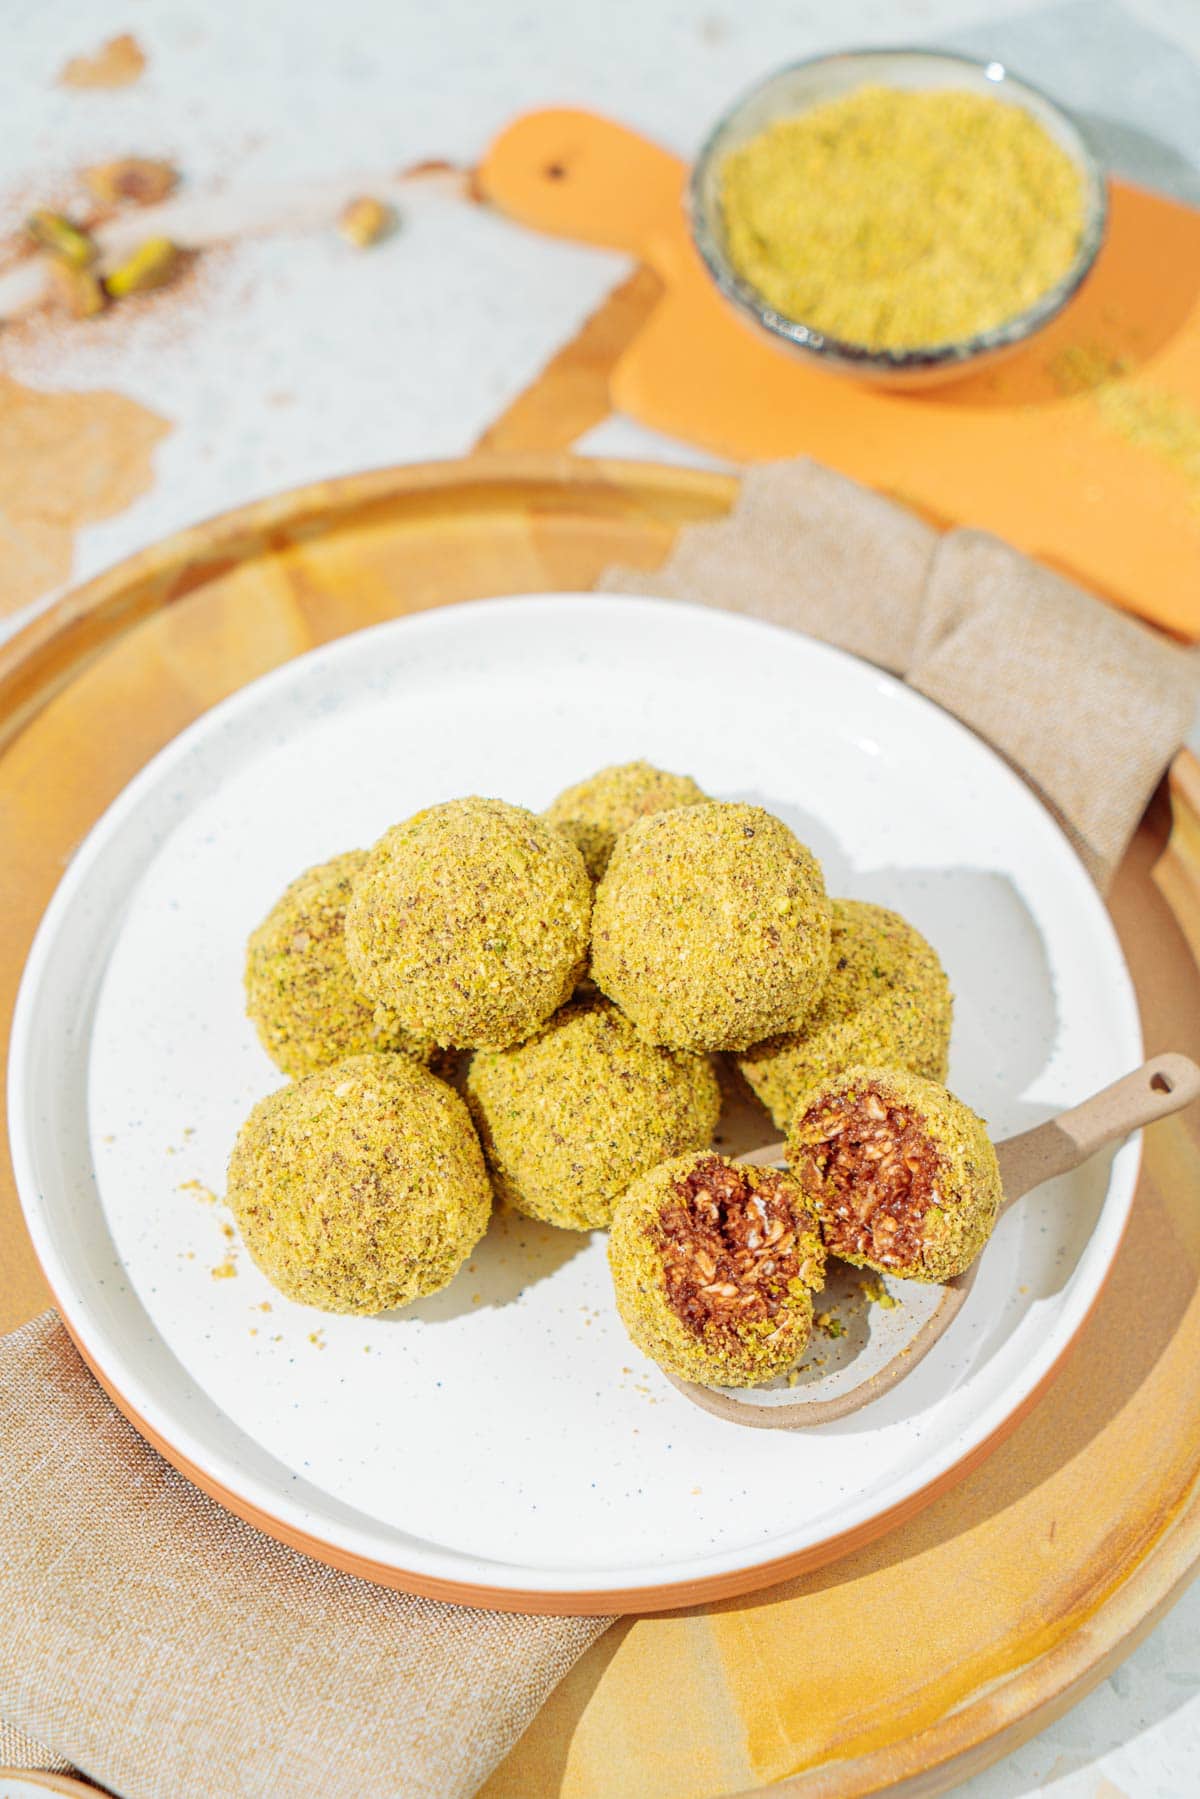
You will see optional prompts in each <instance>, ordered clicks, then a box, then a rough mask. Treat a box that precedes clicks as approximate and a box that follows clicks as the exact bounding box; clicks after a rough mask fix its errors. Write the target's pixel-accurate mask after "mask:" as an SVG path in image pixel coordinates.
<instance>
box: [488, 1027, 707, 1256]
mask: <svg viewBox="0 0 1200 1799" xmlns="http://www.w3.org/2000/svg"><path fill="white" fill-rule="evenodd" d="M466 1092H467V1103H468V1104H469V1106H470V1108H471V1111H472V1114H473V1116H474V1119H475V1123H476V1125H477V1126H478V1129H479V1136H480V1140H481V1141H482V1143H483V1147H484V1153H485V1155H486V1157H487V1161H488V1166H489V1168H490V1169H491V1173H492V1180H493V1184H494V1186H495V1189H496V1193H497V1196H498V1197H499V1198H501V1199H504V1200H507V1201H508V1203H509V1204H510V1205H512V1206H514V1207H515V1208H516V1209H517V1211H519V1212H525V1213H527V1214H528V1215H529V1217H531V1218H540V1219H543V1220H544V1221H545V1222H546V1223H548V1224H557V1225H561V1226H563V1227H565V1228H566V1229H568V1230H581V1231H588V1230H595V1229H596V1228H597V1227H606V1226H607V1225H609V1224H610V1223H611V1221H612V1210H613V1204H614V1201H615V1200H616V1199H617V1197H618V1195H619V1194H621V1193H623V1192H624V1191H625V1189H626V1187H627V1186H628V1185H629V1183H630V1181H632V1180H633V1179H634V1177H635V1176H636V1175H639V1174H644V1173H645V1171H646V1169H648V1168H653V1167H654V1166H655V1164H656V1163H658V1162H663V1161H666V1160H667V1159H668V1157H671V1156H677V1155H680V1154H682V1152H683V1151H684V1150H688V1149H706V1148H707V1147H708V1145H709V1144H710V1143H711V1142H712V1137H713V1132H714V1131H715V1129H716V1126H717V1115H718V1113H719V1111H720V1109H721V1093H720V1088H719V1086H718V1083H717V1077H716V1075H715V1074H714V1073H713V1069H712V1065H711V1063H710V1062H709V1060H708V1057H707V1056H691V1055H684V1054H681V1053H680V1052H678V1051H675V1050H669V1049H659V1048H658V1047H657V1046H656V1045H654V1044H650V1043H645V1042H643V1040H642V1039H641V1038H640V1037H639V1036H638V1035H637V1032H636V1031H635V1030H634V1029H633V1027H632V1025H630V1024H629V1023H628V1021H627V1020H626V1019H624V1018H623V1017H622V1016H621V1014H620V1012H618V1010H617V1008H616V1007H615V1006H614V1005H610V1004H609V1002H608V1001H607V1000H602V999H594V1000H590V1001H584V1002H582V1003H579V1002H576V1003H575V1004H573V1005H569V1006H565V1007H564V1008H563V1010H562V1011H561V1012H556V1013H555V1015H554V1017H553V1018H552V1019H551V1020H550V1022H549V1023H548V1024H546V1025H543V1027H542V1029H541V1030H540V1031H538V1032H537V1033H536V1034H535V1035H534V1036H532V1037H530V1038H528V1039H527V1040H526V1042H524V1043H519V1044H517V1045H515V1046H514V1047H513V1048H511V1049H497V1050H477V1051H476V1053H475V1055H474V1056H473V1057H472V1059H471V1066H470V1070H469V1071H468V1074H467V1081H466Z"/></svg>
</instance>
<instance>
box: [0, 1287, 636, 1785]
mask: <svg viewBox="0 0 1200 1799" xmlns="http://www.w3.org/2000/svg"><path fill="white" fill-rule="evenodd" d="M481 1480H482V1477H481ZM485 1487H486V1483H485V1482H484V1483H482V1484H481V1489H480V1503H481V1504H486V1503H487V1495H486V1490H485ZM0 1620H2V1621H3V1629H2V1630H0V1716H3V1717H4V1718H6V1719H7V1720H8V1721H9V1724H10V1726H13V1727H15V1729H16V1730H17V1731H19V1732H21V1733H22V1734H24V1735H26V1736H28V1737H32V1738H33V1739H34V1742H35V1743H36V1744H51V1745H53V1747H54V1749H55V1750H58V1751H61V1752H62V1753H63V1754H65V1755H68V1756H69V1757H70V1759H71V1761H72V1762H73V1763H74V1764H75V1765H76V1767H78V1768H82V1769H84V1770H86V1771H87V1772H88V1773H89V1774H91V1775H93V1776H94V1777H95V1778H96V1779H97V1780H98V1781H100V1782H101V1783H102V1784H103V1785H105V1786H107V1787H111V1788H112V1789H113V1790H114V1791H115V1792H117V1793H121V1794H124V1795H127V1796H128V1799H184V1796H185V1795H186V1796H187V1799H192V1796H193V1795H197V1796H198V1795H201V1794H205V1795H208V1794H213V1795H215V1794H220V1795H221V1799H235V1796H239V1795H247V1796H250V1795H252V1796H253V1799H314V1795H316V1794H320V1795H321V1799H410V1795H411V1799H456V1796H457V1795H467V1794H470V1793H473V1792H475V1790H476V1789H477V1788H478V1787H479V1786H480V1784H481V1783H482V1782H483V1780H484V1779H485V1778H486V1777H487V1775H488V1773H489V1772H490V1771H491V1769H492V1768H493V1767H494V1766H495V1765H496V1763H497V1762H499V1761H501V1760H502V1759H503V1757H504V1755H505V1754H506V1753H507V1751H508V1749H509V1748H510V1747H511V1746H512V1744H513V1743H515V1742H516V1740H517V1738H518V1737H519V1736H520V1734H521V1732H522V1731H523V1730H524V1729H525V1726H526V1725H527V1724H528V1723H529V1722H530V1720H531V1719H532V1718H533V1717H534V1715H535V1713H536V1712H537V1711H538V1709H539V1707H540V1706H541V1705H542V1704H543V1702H544V1701H545V1699H546V1697H547V1695H548V1694H549V1693H550V1691H551V1690H552V1688H553V1687H554V1686H555V1685H556V1684H557V1682H558V1681H559V1680H560V1679H561V1678H562V1676H563V1675H564V1674H565V1673H566V1671H567V1669H568V1668H569V1667H570V1666H571V1664H572V1662H574V1661H575V1659H576V1658H577V1657H578V1656H579V1655H581V1654H582V1653H583V1651H584V1650H585V1649H586V1648H587V1646H588V1645H589V1643H591V1642H593V1641H594V1640H595V1638H596V1637H597V1636H599V1635H600V1633H601V1632H602V1631H603V1630H604V1629H605V1628H606V1627H607V1624H608V1622H609V1621H608V1620H607V1619H604V1618H598V1619H597V1618H525V1617H519V1616H517V1615H515V1614H512V1613H503V1612H484V1611H473V1610H471V1609H469V1608H467V1607H460V1606H453V1605H440V1604H437V1603H436V1602H434V1601H432V1600H426V1599H414V1598H410V1597H409V1596H408V1595H406V1594H403V1593H393V1592H389V1591H388V1590H387V1589H386V1588H384V1587H377V1586H373V1585H372V1584H371V1583H370V1582H369V1581H365V1580H357V1579H355V1578H354V1577H353V1576H351V1575H346V1574H338V1573H336V1572H334V1571H333V1570H332V1569H330V1568H326V1567H323V1566H322V1565H321V1563H319V1562H314V1561H310V1560H309V1559H308V1558H307V1557H305V1556H302V1555H297V1554H296V1553H294V1552H293V1551H292V1550H290V1549H285V1548H284V1547H283V1546H282V1545H281V1544H278V1543H275V1542H273V1541H272V1540H271V1539H270V1538H269V1537H264V1536H263V1535H261V1534H260V1532H258V1531H256V1530H253V1529H251V1527H250V1526H249V1525H247V1524H243V1523H242V1522H241V1520H240V1519H238V1518H234V1517H233V1516H232V1515H231V1514H230V1513H228V1512H225V1511H223V1510H222V1509H221V1507H220V1506H218V1505H216V1504H215V1503H214V1502H213V1501H212V1500H210V1499H208V1498H207V1497H206V1496H205V1495H204V1494H203V1493H200V1492H198V1491H197V1489H196V1488H195V1487H193V1486H191V1485H190V1484H189V1482H187V1481H186V1480H184V1479H183V1477H182V1476H181V1475H179V1474H177V1473H176V1472H175V1470H174V1469H173V1468H171V1467H170V1466H168V1464H167V1463H166V1462H164V1461H163V1459H162V1457H161V1456H159V1455H158V1454H156V1452H155V1451H154V1450H153V1449H151V1448H150V1447H149V1446H148V1444H146V1443H144V1442H143V1441H142V1439H141V1437H139V1436H138V1434H137V1432H136V1431H135V1430H134V1429H133V1427H132V1426H131V1425H129V1424H127V1423H126V1421H125V1419H124V1418H123V1417H121V1415H120V1414H119V1413H118V1412H117V1410H116V1408H115V1407H114V1406H113V1405H111V1404H110V1403H109V1401H108V1399H107V1397H106V1396H105V1394H104V1393H103V1392H102V1390H101V1389H100V1387H99V1386H98V1385H97V1384H96V1382H95V1381H94V1380H93V1379H92V1377H91V1375H90V1374H89V1373H88V1371H87V1369H86V1368H85V1367H84V1365H83V1363H82V1362H81V1361H80V1359H79V1357H78V1355H77V1354H76V1353H75V1350H74V1348H73V1346H72V1344H71V1341H70V1339H69V1338H68V1336H67V1334H66V1332H65V1331H64V1330H63V1328H62V1326H61V1325H60V1324H59V1323H58V1322H57V1321H56V1319H55V1317H54V1314H53V1313H52V1312H48V1313H46V1314H44V1315H43V1316H42V1317H41V1318H37V1319H35V1320H34V1322H33V1323H32V1324H28V1325H25V1326H24V1328H23V1329H21V1330H19V1331H15V1332H14V1333H13V1334H12V1335H11V1336H9V1337H6V1338H5V1339H4V1340H3V1341H2V1342H0ZM0 1741H3V1739H0ZM19 1747H20V1745H19V1744H18V1743H15V1742H14V1743H13V1745H12V1747H11V1748H9V1750H8V1752H9V1753H12V1752H14V1750H17V1749H19ZM48 1760H49V1758H45V1759H39V1762H38V1763H36V1764H33V1765H42V1766H45V1765H47V1762H48ZM25 1765H27V1766H28V1765H31V1764H29V1763H26V1764H25ZM55 1765H58V1766H61V1765H62V1764H61V1763H57V1764H55Z"/></svg>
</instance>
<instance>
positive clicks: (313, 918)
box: [245, 850, 432, 1078]
mask: <svg viewBox="0 0 1200 1799" xmlns="http://www.w3.org/2000/svg"><path fill="white" fill-rule="evenodd" d="M366 860H367V852H366V850H349V851H348V852H347V853H346V854H345V855H344V856H335V857H334V858H333V860H332V861H331V862H322V863H321V864H320V865H319V866H318V867H316V868H310V869H307V870H306V871H305V873H304V874H302V875H299V876H298V877H297V879H296V880H294V881H293V882H292V883H291V885H290V886H289V887H288V888H287V889H286V890H285V891H284V893H283V895H282V897H281V898H280V899H279V900H278V901H277V902H276V904H275V905H274V906H272V908H271V910H270V912H268V914H267V916H266V917H265V918H264V919H263V921H262V923H261V924H260V925H259V926H258V928H257V930H255V931H254V932H252V934H251V937H250V941H249V943H248V944H247V946H246V976H245V980H246V1011H247V1013H248V1014H249V1016H250V1018H251V1020H252V1021H253V1023H254V1027H255V1029H256V1030H257V1032H258V1035H259V1038H260V1040H261V1042H262V1046H263V1048H264V1049H265V1050H266V1052H267V1054H268V1055H269V1056H270V1058H271V1060H272V1061H273V1062H274V1063H275V1065H276V1067H277V1068H281V1069H282V1070H283V1072H284V1074H289V1075H293V1076H295V1077H297V1078H299V1077H300V1076H301V1075H305V1074H312V1073H313V1072H314V1071H315V1070H316V1069H318V1068H327V1067H328V1066H329V1064H330V1063H332V1062H340V1061H343V1060H344V1059H345V1057H347V1056H359V1055H369V1054H371V1053H373V1052H375V1051H378V1050H399V1051H400V1052H402V1053H403V1054H404V1055H406V1056H412V1057H413V1059H414V1060H415V1061H424V1060H425V1059H426V1058H427V1057H428V1055H429V1052H430V1050H431V1048H432V1044H430V1043H429V1042H427V1041H425V1042H423V1041H421V1040H420V1039H419V1038H417V1037H414V1036H412V1035H410V1033H409V1032H408V1031H406V1030H405V1029H404V1027H403V1025H401V1024H400V1022H399V1020H398V1019H396V1018H395V1017H394V1016H393V1015H392V1014H390V1013H389V1012H388V1010H387V1008H386V1007H385V1006H377V1005H376V1004H375V1002H374V1001H373V1000H370V999H367V998H366V996H365V995H364V994H363V993H361V992H360V991H359V988H358V984H357V982H356V981H355V979H354V976H353V974H352V973H351V972H350V962H349V958H348V957H347V954H346V933H345V925H346V907H347V905H348V904H349V900H350V891H351V887H352V885H353V882H354V878H355V876H356V875H358V874H359V873H361V871H362V869H363V867H364V865H365V863H366Z"/></svg>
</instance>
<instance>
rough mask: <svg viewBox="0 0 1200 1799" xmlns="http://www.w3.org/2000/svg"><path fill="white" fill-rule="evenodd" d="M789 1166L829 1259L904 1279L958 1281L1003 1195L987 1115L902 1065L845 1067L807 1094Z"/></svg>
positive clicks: (796, 1120) (980, 1244) (792, 1134)
mask: <svg viewBox="0 0 1200 1799" xmlns="http://www.w3.org/2000/svg"><path fill="white" fill-rule="evenodd" d="M787 1159H788V1163H789V1165H790V1167H791V1169H792V1172H793V1173H794V1174H795V1176H796V1179H797V1180H798V1181H799V1183H800V1186H801V1187H802V1188H803V1190H804V1197H805V1199H806V1200H807V1202H808V1204H809V1206H810V1207H811V1209H812V1211H813V1212H814V1213H815V1215H816V1217H817V1219H818V1220H819V1222H820V1228H821V1236H822V1238H823V1240H824V1243H825V1247H826V1249H827V1250H828V1251H829V1252H830V1254H831V1255H835V1256H840V1257H841V1259H842V1261H844V1262H852V1263H854V1264H855V1265H856V1266H857V1267H859V1268H875V1269H877V1270H878V1271H879V1272H880V1273H881V1274H896V1275H899V1276H901V1278H902V1279H904V1280H910V1281H948V1280H952V1279H953V1278H954V1276H955V1275H957V1274H962V1273H963V1272H964V1271H965V1270H966V1269H967V1268H969V1267H970V1265H971V1263H972V1262H973V1261H974V1260H975V1257H976V1256H977V1255H978V1254H979V1252H980V1250H981V1249H982V1248H983V1246H984V1244H985V1243H986V1242H987V1240H988V1238H989V1237H990V1236H991V1233H992V1228H993V1226H994V1225H995V1222H996V1219H997V1217H998V1216H999V1212H1000V1207H1001V1205H1002V1203H1003V1199H1004V1195H1003V1192H1002V1189H1001V1185H1000V1168H999V1164H998V1163H997V1161H996V1151H995V1149H994V1148H993V1146H992V1142H991V1139H990V1138H989V1136H988V1134H987V1127H986V1126H985V1124H984V1122H983V1120H982V1118H978V1117H977V1116H976V1115H975V1113H974V1112H972V1111H971V1109H970V1108H969V1107H968V1106H964V1105H963V1103H962V1101H961V1100H959V1099H955V1097H954V1095H953V1094H952V1093H948V1092H947V1091H946V1089H945V1087H941V1086H939V1085H938V1083H937V1082H936V1081H927V1080H925V1079H923V1078H922V1076H920V1075H917V1074H909V1073H907V1072H905V1071H904V1070H902V1069H898V1068H850V1069H847V1070H846V1072H845V1073H844V1074H840V1075H837V1076H835V1077H834V1079H833V1080H830V1081H823V1082H821V1083H819V1084H818V1085H817V1086H816V1087H814V1088H812V1089H810V1091H809V1092H808V1093H807V1094H805V1095H804V1096H803V1098H802V1099H801V1101H800V1104H799V1107H798V1108H797V1111H796V1116H795V1118H794V1120H793V1122H792V1127H791V1131H790V1133H789V1135H788V1147H787Z"/></svg>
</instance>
